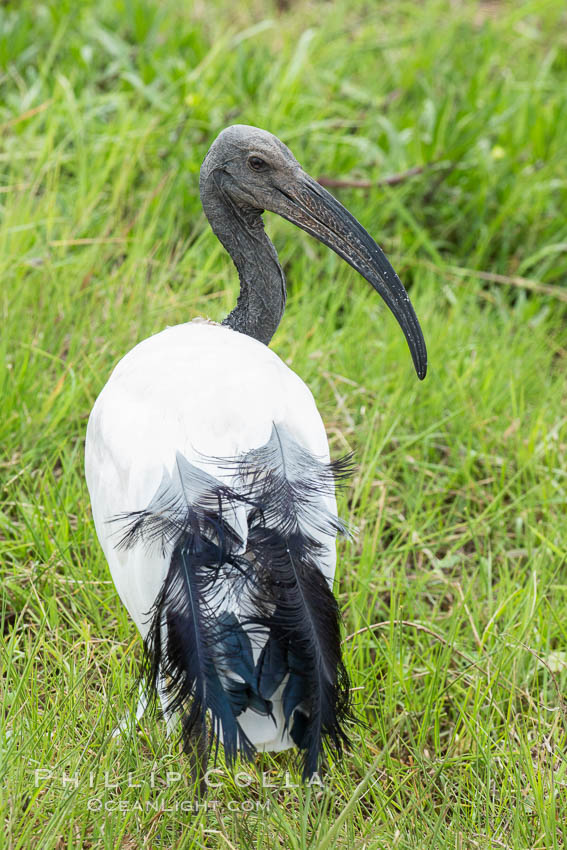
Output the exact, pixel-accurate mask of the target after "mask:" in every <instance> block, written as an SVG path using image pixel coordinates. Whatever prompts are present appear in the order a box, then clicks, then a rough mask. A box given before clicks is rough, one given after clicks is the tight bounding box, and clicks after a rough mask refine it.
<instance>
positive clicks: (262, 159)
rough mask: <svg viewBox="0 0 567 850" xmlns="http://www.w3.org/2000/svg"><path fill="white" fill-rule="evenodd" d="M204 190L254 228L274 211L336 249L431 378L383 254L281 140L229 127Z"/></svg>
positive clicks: (404, 297)
mask: <svg viewBox="0 0 567 850" xmlns="http://www.w3.org/2000/svg"><path fill="white" fill-rule="evenodd" d="M200 186H201V197H202V198H204V196H205V195H206V194H210V192H211V189H212V188H213V187H214V192H215V194H218V196H219V198H220V197H222V199H223V202H224V203H229V204H230V205H231V207H232V208H233V210H234V212H235V214H236V215H237V216H238V217H240V218H242V220H243V221H244V222H245V223H246V226H247V227H248V228H250V229H254V227H259V226H261V218H260V216H261V214H262V213H263V212H264V210H269V211H270V212H274V213H277V214H278V215H281V216H282V217H283V218H286V219H287V220H288V221H291V222H293V224H296V225H297V226H298V227H300V228H301V229H302V230H305V231H306V232H307V233H309V234H310V235H311V236H314V237H315V238H316V239H318V240H319V241H320V242H323V243H324V244H325V245H328V247H329V248H332V250H333V251H335V252H336V253H337V254H338V255H339V256H340V257H342V258H343V259H344V260H346V262H347V263H349V265H351V266H352V267H353V268H354V269H356V271H357V272H359V273H360V274H361V275H362V276H363V277H364V278H366V280H367V281H368V282H369V283H370V284H371V285H372V286H373V287H374V289H375V290H376V291H377V292H378V293H379V294H380V295H381V296H382V298H383V299H384V301H385V302H386V304H387V305H388V307H389V308H390V310H391V311H392V313H393V314H394V316H395V317H396V319H397V321H398V323H399V325H400V327H401V329H402V331H403V332H404V335H405V337H406V340H407V342H408V345H409V349H410V352H411V355H412V358H413V362H414V366H415V369H416V372H417V374H418V377H419V378H421V379H423V378H424V377H425V374H426V371H427V351H426V347H425V340H424V338H423V334H422V331H421V328H420V325H419V321H418V319H417V316H416V314H415V311H414V309H413V307H412V304H411V302H410V299H409V296H408V294H407V292H406V290H405V289H404V287H403V285H402V283H401V281H400V279H399V277H398V276H397V274H396V272H395V271H394V269H393V268H392V266H391V264H390V262H389V261H388V259H387V258H386V256H385V254H384V252H383V251H382V249H381V248H380V247H379V246H378V245H377V244H376V242H375V241H374V239H372V237H371V236H370V234H369V233H368V232H367V231H366V230H365V229H364V227H363V226H362V225H361V224H360V222H358V221H357V220H356V218H354V216H353V215H351V213H349V211H348V210H347V209H346V208H345V207H343V205H342V204H340V203H339V201H337V199H336V198H334V197H333V195H331V194H330V192H327V191H326V189H324V188H323V187H322V186H321V185H320V184H319V183H317V181H316V180H314V179H313V178H312V177H310V176H309V174H307V173H306V172H305V171H304V170H303V169H302V167H301V166H300V164H299V163H298V161H297V160H296V159H295V157H294V156H293V154H292V152H291V151H290V150H289V148H288V147H286V145H284V144H283V142H281V141H280V140H279V139H278V138H277V137H276V136H274V135H272V133H268V132H267V131H266V130H260V129H259V128H258V127H250V126H247V125H245V124H234V125H233V126H231V127H227V128H226V129H225V130H223V131H222V132H221V133H220V134H219V135H218V136H217V138H216V139H215V141H214V142H213V144H212V145H211V147H210V149H209V152H208V153H207V156H206V157H205V160H204V162H203V165H202V166H201V176H200Z"/></svg>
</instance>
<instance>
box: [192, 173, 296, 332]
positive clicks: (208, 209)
mask: <svg viewBox="0 0 567 850" xmlns="http://www.w3.org/2000/svg"><path fill="white" fill-rule="evenodd" d="M201 202H202V204H203V210H204V211H205V215H206V216H207V219H208V221H209V224H210V225H211V227H212V229H213V232H214V233H215V235H216V236H217V237H218V239H219V240H220V241H221V243H222V244H223V246H224V247H225V248H226V250H227V251H228V253H229V254H230V256H231V257H232V261H233V262H234V265H235V266H236V269H237V271H238V277H239V278H240V295H239V296H238V301H237V304H236V307H235V308H234V310H233V311H232V312H231V313H229V315H228V316H227V317H226V319H224V321H223V325H227V326H228V327H229V328H232V329H233V330H235V331H240V333H245V334H248V336H252V337H254V339H258V340H260V342H263V343H265V344H266V345H268V344H269V342H270V340H271V338H272V337H273V335H274V333H275V332H276V329H277V327H278V325H279V323H280V320H281V317H282V316H283V312H284V309H285V300H286V288H285V276H284V273H283V271H282V268H281V266H280V264H279V262H278V255H277V253H276V249H275V248H274V246H273V245H272V243H271V242H270V240H269V239H268V237H267V236H266V233H265V231H264V222H263V221H262V215H261V213H260V211H259V210H256V209H253V208H251V207H245V208H242V207H238V206H236V204H234V202H233V201H232V200H231V199H230V198H229V197H228V195H226V194H225V193H224V192H223V191H222V190H221V188H220V186H219V185H218V184H217V182H216V181H215V179H214V176H213V175H210V177H209V178H208V179H206V180H205V181H204V182H203V183H202V185H201Z"/></svg>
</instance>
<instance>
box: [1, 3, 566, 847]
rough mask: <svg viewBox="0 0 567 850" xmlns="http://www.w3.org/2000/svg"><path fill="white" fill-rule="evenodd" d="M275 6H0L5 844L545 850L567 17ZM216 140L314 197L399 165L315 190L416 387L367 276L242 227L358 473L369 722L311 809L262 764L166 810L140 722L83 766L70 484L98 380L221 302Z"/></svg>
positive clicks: (96, 749) (344, 576) (348, 587)
mask: <svg viewBox="0 0 567 850" xmlns="http://www.w3.org/2000/svg"><path fill="white" fill-rule="evenodd" d="M281 5H285V4H281ZM287 5H288V6H289V8H288V10H287V11H278V9H277V8H276V7H275V6H274V7H273V8H272V7H270V6H268V5H267V4H264V3H260V2H249V3H246V4H235V3H229V2H228V0H214V2H209V3H195V4H194V5H193V4H191V3H189V2H187V3H180V2H177V0H161V2H157V0H154V1H153V2H150V0H122V1H121V2H120V1H119V0H113V1H112V0H99V2H96V3H95V2H92V0H83V2H77V1H75V2H70V0H68V1H67V2H63V0H59V2H57V3H55V2H54V3H47V2H46V3H43V4H40V3H37V2H35V0H33V2H32V0H30V2H19V3H13V4H12V3H4V4H0V33H1V34H2V37H1V38H0V130H1V140H2V144H1V147H0V280H1V281H2V283H1V286H0V310H1V332H0V349H1V352H2V358H1V364H0V369H1V370H2V373H1V379H0V380H1V387H2V415H1V417H0V447H1V448H0V451H1V456H0V457H1V459H0V464H1V483H2V486H1V491H0V553H1V586H2V591H1V603H0V618H1V624H2V638H1V646H0V653H1V655H0V657H1V659H2V674H3V675H2V677H1V678H0V683H1V684H0V687H1V691H2V706H3V712H2V716H1V719H0V753H1V757H0V766H1V772H2V817H3V820H4V828H3V829H1V830H0V836H1V837H0V846H5V847H9V848H13V850H16V848H31V847H38V848H41V850H51V848H53V850H61V848H91V847H96V848H98V847H100V848H138V847H151V848H157V847H164V848H171V847H207V848H229V849H230V848H240V847H242V848H248V847H250V848H254V847H258V848H263V847H266V846H268V847H272V848H280V847H281V848H292V850H303V848H308V847H309V848H331V847H344V848H355V850H375V848H376V850H377V848H384V850H386V848H388V850H390V848H404V850H405V848H407V850H410V848H412V850H413V848H420V850H421V848H460V850H465V848H513V849H514V850H516V848H518V850H524V848H525V850H532V848H534V849H535V848H538V850H539V848H565V847H567V761H566V745H567V709H566V706H565V702H564V700H563V699H562V694H565V692H566V690H567V570H566V555H567V551H566V541H567V519H566V517H567V512H566V507H567V389H566V387H567V383H566V379H567V287H566V286H565V284H566V280H567V217H566V215H565V211H566V210H567V191H566V190H567V157H566V156H565V140H566V138H567V58H566V57H567V39H566V35H565V33H566V32H567V14H566V12H565V4H564V2H563V0H532V2H500V3H496V2H493V3H486V4H476V3H474V4H473V3H469V2H451V3H449V2H447V3H444V2H425V3H419V4H417V3H409V2H405V3H398V2H384V3H381V4H373V3H356V2H354V0H351V2H346V1H345V0H338V2H336V3H335V2H333V3H328V2H315V0H313V2H304V0H297V2H294V0H290V2H289V4H287ZM236 121H238V122H243V123H252V124H257V125H259V126H262V127H265V128H267V129H270V130H271V131H273V132H274V133H276V134H277V135H279V136H280V137H281V138H282V139H283V140H284V141H286V142H287V143H288V144H289V145H290V146H291V148H292V150H293V151H294V153H295V154H296V156H297V157H298V159H299V160H300V161H301V162H302V164H303V165H304V166H305V168H306V169H307V170H308V171H309V172H310V173H312V174H313V175H314V176H320V175H328V176H332V177H335V178H340V179H343V180H347V181H348V180H369V181H371V182H372V183H373V184H375V183H377V181H378V180H380V178H382V177H384V176H385V175H390V174H396V173H399V172H402V171H404V170H406V169H408V168H411V167H413V166H424V167H425V169H424V171H423V172H422V173H421V174H419V175H417V176H415V177H413V178H411V179H407V180H405V181H403V182H401V183H400V184H399V185H396V186H382V187H381V186H378V185H373V186H372V188H370V189H368V190H360V189H353V188H344V189H338V190H335V191H336V193H337V194H338V195H339V197H340V198H341V200H342V201H343V202H344V203H345V204H346V205H347V206H348V207H349V208H350V209H351V210H352V211H353V212H354V214H355V215H356V216H357V217H358V218H359V219H360V220H361V221H362V222H363V224H365V225H366V227H367V228H368V229H369V230H370V232H371V233H373V234H374V235H375V236H376V237H377V239H378V240H379V241H380V242H381V243H382V244H383V246H384V247H385V249H386V251H387V252H388V254H389V255H390V257H391V259H392V262H393V264H394V266H395V267H396V268H397V269H398V271H399V273H400V275H401V277H402V279H403V280H404V282H405V283H406V284H407V285H408V287H409V288H410V290H411V295H412V300H413V301H414V304H415V306H416V310H417V313H418V315H419V317H420V320H421V323H422V326H423V329H424V332H425V336H426V339H427V342H428V347H429V358H430V370H429V374H428V377H427V380H426V381H425V382H424V383H422V384H421V383H419V382H418V381H417V380H416V378H415V375H414V374H413V371H412V368H411V364H410V359H409V355H408V352H407V348H406V345H405V342H404V340H403V338H402V335H401V333H400V332H399V329H398V327H397V326H396V325H395V322H394V321H393V319H392V318H391V317H390V316H389V315H388V313H387V310H386V309H385V307H384V306H383V304H382V303H381V302H380V301H379V299H378V298H377V297H376V296H375V294H373V293H372V291H371V290H370V289H369V287H368V286H367V285H366V284H365V282H364V281H363V280H362V279H360V278H358V277H357V276H356V274H355V273H354V272H353V271H352V270H351V269H349V268H348V267H346V266H345V265H344V264H343V263H342V262H341V261H340V260H339V259H338V258H337V257H336V256H335V255H333V254H332V253H330V252H329V251H327V250H326V249H325V248H323V247H322V246H321V245H319V244H317V243H315V242H313V241H312V240H310V239H309V238H308V237H307V236H305V235H303V234H301V233H299V232H298V231H297V230H296V229H294V228H293V227H291V226H290V225H288V224H287V223H286V222H283V221H280V220H276V219H275V218H274V217H267V226H268V228H269V230H270V233H271V235H272V237H273V239H274V241H275V243H276V245H277V247H278V249H279V251H280V258H281V260H282V263H283V265H284V267H285V270H286V274H287V276H288V284H289V300H288V309H287V312H286V315H285V317H284V320H283V322H282V324H281V327H280V329H279V330H278V332H277V334H276V336H275V338H274V341H273V348H274V350H276V351H277V352H278V353H279V354H280V356H281V357H282V358H284V359H285V360H286V362H288V363H289V364H290V365H291V366H292V367H293V368H294V369H295V370H296V371H297V372H298V373H299V374H300V375H301V376H302V378H303V379H304V380H305V381H306V382H307V384H308V385H309V386H310V387H311V389H312V391H313V393H314V396H315V398H316V400H317V403H318V406H319V409H320V411H321V413H322V416H323V419H324V420H325V422H326V425H327V428H328V433H329V437H330V441H331V447H332V451H333V454H334V455H335V456H337V455H340V454H342V453H343V452H345V451H349V450H353V451H354V452H355V457H356V460H357V464H358V468H357V472H356V474H355V476H354V478H353V480H352V482H351V484H350V485H349V486H348V487H347V488H346V490H345V491H344V492H343V493H342V495H341V505H340V507H341V512H342V514H343V515H344V516H346V517H347V518H348V519H349V520H350V521H351V522H352V523H353V524H354V525H355V526H357V528H358V533H357V535H356V539H355V541H354V543H341V544H340V562H339V569H338V580H339V585H338V588H339V597H340V603H341V606H342V609H343V612H344V619H345V629H346V631H345V653H346V662H347V665H348V668H349V670H350V672H351V674H352V680H353V686H354V687H355V688H356V690H355V692H354V697H355V700H356V704H357V707H358V710H359V712H360V714H361V716H363V717H364V718H365V719H366V721H367V723H368V728H366V729H364V728H357V729H355V730H354V731H353V744H352V748H351V750H350V751H349V752H348V753H347V754H346V756H345V758H344V761H343V762H342V764H335V763H330V764H329V765H328V768H326V769H325V770H324V771H323V774H322V776H323V779H324V782H325V789H323V790H321V789H319V788H317V787H313V788H311V789H306V788H301V787H300V788H293V787H290V788H287V789H286V788H283V787H281V786H282V784H283V783H284V781H285V771H286V770H288V771H290V778H289V783H288V784H292V783H293V782H295V781H297V775H298V774H297V771H296V766H295V762H294V761H293V759H292V758H291V756H290V754H283V755H282V756H278V757H274V758H272V757H270V756H267V755H266V756H264V757H262V758H261V759H259V761H258V765H257V766H253V767H251V768H250V767H248V768H246V770H247V772H248V773H249V775H250V776H251V777H252V779H253V781H252V785H251V786H250V788H248V789H247V788H240V787H238V784H237V781H236V779H234V778H230V776H229V775H226V776H224V777H223V779H222V782H221V787H220V788H218V789H215V791H213V792H211V799H212V800H214V801H215V806H210V807H209V809H207V810H204V809H201V810H199V811H197V812H196V813H195V812H186V811H183V803H184V801H188V800H189V801H190V800H192V799H193V792H192V789H191V787H190V784H189V780H188V778H187V762H186V760H185V759H184V757H183V756H181V755H180V751H179V747H178V745H177V743H176V742H175V741H174V740H166V738H165V735H164V726H163V723H162V721H161V720H160V719H159V718H154V717H151V716H147V717H145V718H144V719H143V721H142V722H141V728H140V731H139V732H136V733H131V734H130V735H129V736H126V737H122V738H118V739H114V740H113V739H111V737H110V735H111V731H112V729H113V728H114V726H115V724H116V723H117V722H118V720H119V719H120V718H121V717H122V716H123V715H124V714H125V713H126V712H127V711H128V710H129V709H132V708H133V707H134V705H135V695H133V693H132V688H133V687H134V685H135V679H136V671H137V664H138V660H139V657H140V644H139V640H138V638H137V635H136V631H135V628H134V626H133V624H132V623H131V622H130V621H129V619H128V617H127V615H126V613H125V611H124V610H123V609H122V607H121V605H120V603H119V600H118V597H117V595H116V592H115V590H114V587H113V584H112V582H111V581H110V577H109V574H108V572H107V568H106V564H105V562H104V558H103V555H102V552H101V550H100V548H99V546H98V543H97V540H96V537H95V532H94V528H93V525H92V521H91V518H90V510H89V502H88V494H87V491H86V487H85V482H84V476H83V468H82V456H83V442H84V435H85V427H86V421H87V418H88V414H89V411H90V408H91V406H92V404H93V402H94V400H95V398H96V396H97V394H98V392H99V391H100V389H101V388H102V386H103V384H104V382H105V381H106V379H107V377H108V375H109V373H110V370H111V369H112V367H113V365H114V364H115V363H116V362H117V360H118V359H119V358H120V357H121V356H122V355H123V354H124V353H125V352H126V351H128V350H129V349H130V348H131V347H132V346H133V345H134V344H135V343H136V342H137V341H138V340H140V339H142V338H144V337H145V336H147V335H149V334H150V333H153V332H155V331H158V330H159V329H161V328H163V327H164V326H166V325H168V324H175V323H178V322H183V321H186V320H189V319H191V318H193V317H194V316H197V315H208V316H210V317H211V318H213V319H219V318H220V317H221V316H223V315H224V314H226V312H228V310H229V309H230V307H231V305H232V304H233V302H234V300H235V298H236V286H237V283H236V280H235V274H234V271H233V268H232V266H231V264H230V262H229V260H228V259H227V257H226V256H225V255H224V253H223V251H222V249H221V248H220V246H219V245H218V243H217V242H216V241H215V239H214V237H213V235H212V234H211V232H210V231H209V229H208V227H207V226H206V222H205V220H204V217H203V215H202V213H201V209H200V204H199V200H198V170H199V166H200V163H201V161H202V158H203V156H204V154H205V151H206V150H207V147H208V145H209V144H210V142H211V141H212V139H213V138H214V137H215V135H216V133H217V132H218V131H219V130H220V129H221V128H222V127H224V126H226V125H227V124H229V123H233V122H236ZM355 633H356V634H355ZM221 764H222V760H221ZM36 770H43V771H48V770H49V771H52V776H51V778H50V779H48V778H46V774H45V773H40V774H37V776H38V777H39V778H41V777H43V779H41V781H39V782H38V783H37V785H36V782H35V776H36V774H35V773H34V771H36ZM262 770H263V771H269V772H270V776H271V777H272V782H273V783H274V784H276V785H277V786H278V787H276V788H275V789H263V788H261V787H260V777H261V771H262ZM152 771H153V775H154V780H155V781H154V783H153V784H154V786H155V787H152V783H151V777H152ZM168 771H178V772H180V773H181V775H182V779H181V780H180V781H173V780H172V781H170V782H169V783H168V782H167V772H168ZM105 774H106V776H107V784H109V783H118V784H119V788H114V789H111V788H108V789H105V787H104V782H105ZM128 774H130V775H131V777H130V785H134V784H141V785H142V788H134V787H130V788H129V787H128ZM65 776H68V777H74V776H76V777H77V782H76V783H75V782H74V781H70V782H66V783H65V782H63V779H64V777H65ZM89 780H90V783H89ZM360 783H361V784H360ZM90 784H92V786H93V787H92V788H91V787H89V785H90ZM357 787H358V791H355V789H356V788H357ZM92 799H94V800H99V801H101V802H102V805H103V806H104V805H105V804H106V803H108V804H109V805H110V810H108V811H105V810H104V809H103V810H102V811H90V810H89V808H88V806H89V800H92ZM146 801H148V803H149V805H146ZM256 801H258V803H259V805H260V808H259V809H258V810H255V808H254V807H255V806H256ZM119 803H120V804H121V805H123V806H124V807H125V810H124V811H120V810H118V809H117V808H116V806H117V805H118V804H119ZM242 803H243V804H244V806H245V807H249V806H250V805H252V811H246V810H245V809H243V808H242V805H241V804H242ZM90 805H91V806H92V805H94V806H96V805H98V803H96V802H95V803H94V804H93V803H91V804H90ZM152 806H153V808H152ZM113 807H114V808H113ZM266 807H267V808H266Z"/></svg>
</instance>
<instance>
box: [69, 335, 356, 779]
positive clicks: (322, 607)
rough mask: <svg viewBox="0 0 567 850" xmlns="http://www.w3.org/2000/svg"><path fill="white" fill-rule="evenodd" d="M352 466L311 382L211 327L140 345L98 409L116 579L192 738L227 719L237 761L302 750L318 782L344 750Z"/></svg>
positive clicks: (93, 449)
mask: <svg viewBox="0 0 567 850" xmlns="http://www.w3.org/2000/svg"><path fill="white" fill-rule="evenodd" d="M337 469H338V468H333V467H332V466H331V465H330V464H329V454H328V447H327V440H326V436H325V431H324V427H323V424H322V421H321V418H320V416H319V414H318V412H317V409H316V407H315V404H314V401H313V398H312V395H311V393H310V391H309V390H308V388H307V387H306V386H305V384H304V383H303V382H302V381H301V380H300V379H299V378H298V377H297V375H295V374H294V373H293V372H292V371H291V370H290V369H289V368H288V367H287V366H285V364H283V363H282V361H281V360H280V359H279V358H278V357H277V356H276V355H275V354H274V353H273V352H272V351H270V350H269V349H268V348H267V347H266V346H264V345H263V344H261V343H259V342H257V341H256V340H254V339H252V338H250V337H248V336H246V335H243V334H240V333H237V332H235V331H232V330H230V329H228V328H225V327H222V326H219V325H215V324H213V323H210V322H205V321H194V322H191V323H188V324H186V325H179V326H176V327H173V328H168V329H167V330H165V331H163V332H162V333H160V334H156V335H155V336H153V337H150V338H149V339H147V340H145V341H144V342H142V343H140V344H139V345H138V346H136V347H135V348H134V349H133V350H132V351H131V352H130V353H129V354H127V355H126V356H125V357H124V358H123V359H122V360H121V361H120V363H119V364H118V365H117V367H116V368H115V370H114V372H113V373H112V375H111V378H110V380H109V381H108V383H107V385H106V386H105V388H104V389H103V391H102V393H101V394H100V396H99V398H98V400H97V402H96V404H95V406H94V408H93V411H92V414H91V417H90V420H89V425H88V430H87V443H86V474H87V483H88V486H89V491H90V494H91V501H92V506H93V514H94V519H95V525H96V528H97V533H98V536H99V539H100V541H101V544H102V547H103V549H104V552H105V554H106V557H107V560H108V562H109V566H110V570H111V573H112V576H113V579H114V581H115V583H116V586H117V589H118V591H119V593H120V596H121V598H122V600H123V602H124V604H125V605H126V607H127V608H128V610H129V612H130V614H131V616H132V617H133V619H134V620H135V622H136V624H137V626H138V628H139V629H140V632H141V634H142V636H143V637H144V639H145V641H146V646H147V649H148V651H149V654H150V657H151V659H152V660H153V664H154V669H153V675H154V679H155V683H156V685H157V687H158V689H160V695H161V697H162V703H163V704H164V707H165V708H166V710H169V711H170V712H171V711H174V712H180V713H181V714H182V715H184V717H185V721H186V723H187V724H189V725H190V726H191V725H192V726H194V725H195V724H196V723H197V722H201V721H202V712H206V711H208V712H209V713H210V714H212V716H213V721H214V725H215V724H216V727H217V731H218V733H219V736H220V737H221V738H222V739H223V740H224V742H225V748H226V747H227V744H228V755H229V757H231V756H233V755H234V754H235V753H236V750H237V749H240V751H241V752H244V753H245V754H246V755H250V754H251V752H253V750H254V749H270V750H276V749H282V748H285V747H287V746H290V745H292V743H296V744H298V745H299V746H301V747H302V748H303V749H304V750H305V753H306V762H305V763H306V766H307V767H306V769H307V768H309V770H312V769H314V767H313V765H314V764H316V753H317V754H318V752H319V749H320V741H321V737H325V736H327V737H330V738H331V740H332V742H334V743H335V744H338V745H339V746H340V741H341V740H342V737H343V736H342V729H341V726H340V717H339V719H338V720H337V717H336V715H337V714H338V715H340V714H341V712H342V713H343V714H344V713H345V710H346V702H347V701H348V700H347V697H348V694H347V693H346V692H345V685H344V682H345V680H346V678H345V675H344V670H343V668H342V664H341V663H340V649H339V648H338V609H337V607H336V602H335V600H334V597H333V595H332V593H331V590H330V586H331V585H332V580H333V575H334V568H335V536H336V533H337V531H338V530H339V529H340V523H338V521H337V520H336V516H335V515H336V502H335V496H334V480H335V475H336V472H337ZM306 663H307V664H308V666H309V667H310V668H311V669H310V670H307V669H306ZM315 692H317V693H316V694H315ZM226 694H228V697H226ZM314 694H315V696H316V697H317V700H318V702H317V707H316V706H315V704H314V703H313V705H311V701H312V699H313V696H314ZM189 704H191V705H192V708H188V705H189ZM310 706H311V707H310ZM298 708H299V710H296V709H298ZM316 714H317V715H318V717H317V721H316V722H317V724H319V726H318V727H317V728H315V727H314V726H313V724H311V725H310V723H311V721H310V720H309V718H310V716H312V717H313V719H314V720H315V715H316ZM306 718H307V719H306ZM319 727H320V728H319ZM314 758H315V761H314Z"/></svg>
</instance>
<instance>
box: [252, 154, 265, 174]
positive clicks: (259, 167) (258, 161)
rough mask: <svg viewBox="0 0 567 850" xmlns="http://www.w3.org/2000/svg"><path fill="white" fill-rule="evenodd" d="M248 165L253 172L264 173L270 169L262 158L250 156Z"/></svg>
mask: <svg viewBox="0 0 567 850" xmlns="http://www.w3.org/2000/svg"><path fill="white" fill-rule="evenodd" d="M248 165H249V166H250V168H251V169H252V171H264V169H265V168H267V167H268V164H267V162H266V161H265V160H263V159H262V157H261V156H249V157H248Z"/></svg>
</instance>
